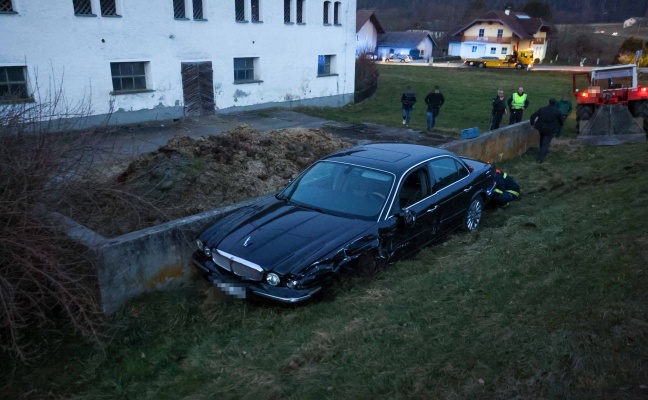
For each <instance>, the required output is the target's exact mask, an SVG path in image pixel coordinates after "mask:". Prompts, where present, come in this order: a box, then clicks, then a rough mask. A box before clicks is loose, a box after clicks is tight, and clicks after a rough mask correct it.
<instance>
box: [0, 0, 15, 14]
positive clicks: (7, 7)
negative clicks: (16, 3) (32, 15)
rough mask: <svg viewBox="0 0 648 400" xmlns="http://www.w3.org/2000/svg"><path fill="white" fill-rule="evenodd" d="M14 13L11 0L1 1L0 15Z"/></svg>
mask: <svg viewBox="0 0 648 400" xmlns="http://www.w3.org/2000/svg"><path fill="white" fill-rule="evenodd" d="M5 12H6V13H13V12H14V9H13V5H12V4H11V0H0V13H5Z"/></svg>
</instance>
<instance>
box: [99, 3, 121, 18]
mask: <svg viewBox="0 0 648 400" xmlns="http://www.w3.org/2000/svg"><path fill="white" fill-rule="evenodd" d="M99 5H100V6H101V15H102V16H104V17H111V16H117V15H118V14H117V4H115V0H100V1H99Z"/></svg>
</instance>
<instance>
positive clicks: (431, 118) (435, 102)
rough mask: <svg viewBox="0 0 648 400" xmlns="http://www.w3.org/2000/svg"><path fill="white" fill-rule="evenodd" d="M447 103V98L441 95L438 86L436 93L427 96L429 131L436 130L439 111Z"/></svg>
mask: <svg viewBox="0 0 648 400" xmlns="http://www.w3.org/2000/svg"><path fill="white" fill-rule="evenodd" d="M443 103H445V97H443V94H442V93H441V90H440V89H439V87H438V86H435V87H434V91H432V92H430V93H428V95H427V96H425V104H427V130H428V131H429V130H432V129H434V125H436V119H437V117H438V116H439V110H441V106H442V105H443Z"/></svg>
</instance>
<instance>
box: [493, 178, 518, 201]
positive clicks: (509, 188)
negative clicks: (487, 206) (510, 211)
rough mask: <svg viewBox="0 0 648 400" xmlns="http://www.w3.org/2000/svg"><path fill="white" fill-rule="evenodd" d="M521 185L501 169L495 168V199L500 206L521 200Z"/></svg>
mask: <svg viewBox="0 0 648 400" xmlns="http://www.w3.org/2000/svg"><path fill="white" fill-rule="evenodd" d="M519 197H520V185H519V184H518V183H517V182H516V181H515V179H513V177H512V176H511V175H509V174H507V173H506V172H502V171H500V170H499V169H496V170H495V191H494V192H493V199H495V202H496V203H497V205H498V206H499V207H502V208H504V207H506V206H508V205H509V203H510V202H511V201H513V200H519Z"/></svg>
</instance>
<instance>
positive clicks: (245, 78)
mask: <svg viewBox="0 0 648 400" xmlns="http://www.w3.org/2000/svg"><path fill="white" fill-rule="evenodd" d="M254 80H255V76H254V58H252V57H249V58H235V59H234V82H239V83H240V82H249V81H254Z"/></svg>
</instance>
